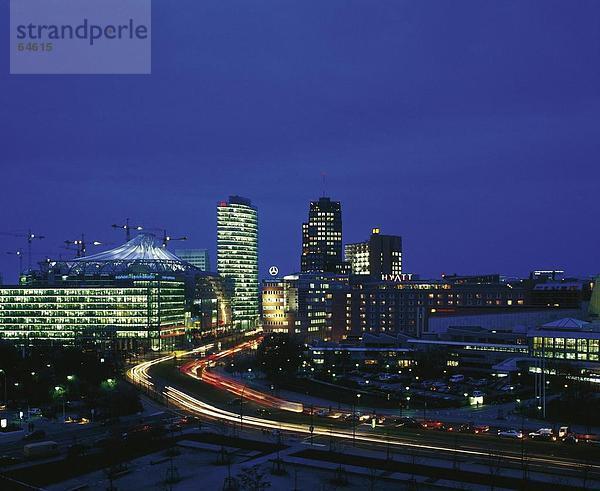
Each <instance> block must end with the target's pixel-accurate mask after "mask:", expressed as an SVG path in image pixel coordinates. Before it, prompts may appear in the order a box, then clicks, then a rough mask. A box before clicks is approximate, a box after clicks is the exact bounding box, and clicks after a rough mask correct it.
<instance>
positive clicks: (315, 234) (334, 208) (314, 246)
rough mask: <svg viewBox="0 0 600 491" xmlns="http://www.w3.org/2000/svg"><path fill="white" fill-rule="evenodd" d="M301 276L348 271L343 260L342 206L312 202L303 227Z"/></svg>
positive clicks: (330, 202) (335, 202) (323, 201)
mask: <svg viewBox="0 0 600 491" xmlns="http://www.w3.org/2000/svg"><path fill="white" fill-rule="evenodd" d="M300 269H301V271H302V272H303V273H318V272H321V273H338V274H343V273H346V272H347V269H348V264H347V263H345V262H344V261H343V257H342V205H341V204H340V202H339V201H332V200H331V199H330V198H326V197H323V198H319V200H318V201H311V202H310V208H309V212H308V222H306V223H303V224H302V257H301V260H300Z"/></svg>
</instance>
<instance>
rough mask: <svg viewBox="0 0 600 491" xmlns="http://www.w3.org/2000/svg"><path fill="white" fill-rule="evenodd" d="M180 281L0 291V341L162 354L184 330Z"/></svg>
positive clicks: (183, 291)
mask: <svg viewBox="0 0 600 491" xmlns="http://www.w3.org/2000/svg"><path fill="white" fill-rule="evenodd" d="M184 312H185V287H184V283H183V282H182V281H174V280H161V279H159V278H157V279H150V280H132V281H124V282H122V284H121V285H116V284H112V285H106V286H91V285H90V286H80V287H72V286H71V287H63V286H32V287H2V288H0V339H3V340H7V341H11V342H13V343H14V344H17V345H28V344H32V343H36V344H48V345H73V344H85V343H89V344H91V345H96V346H97V345H99V344H102V345H104V348H106V349H116V350H136V349H138V348H139V349H152V350H159V349H165V348H167V347H169V346H170V345H171V342H170V341H171V340H172V338H173V337H175V336H179V335H182V334H183V333H184V331H185V328H184Z"/></svg>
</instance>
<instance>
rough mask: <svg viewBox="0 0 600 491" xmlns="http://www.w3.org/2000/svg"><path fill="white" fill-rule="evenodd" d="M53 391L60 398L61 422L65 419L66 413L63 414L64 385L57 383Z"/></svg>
mask: <svg viewBox="0 0 600 491" xmlns="http://www.w3.org/2000/svg"><path fill="white" fill-rule="evenodd" d="M54 392H55V393H56V395H57V396H58V397H59V398H61V399H62V407H63V423H64V422H65V419H66V414H65V389H64V387H61V386H60V385H57V386H55V387H54Z"/></svg>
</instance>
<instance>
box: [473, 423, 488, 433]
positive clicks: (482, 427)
mask: <svg viewBox="0 0 600 491" xmlns="http://www.w3.org/2000/svg"><path fill="white" fill-rule="evenodd" d="M471 430H472V431H473V433H476V434H478V433H487V432H488V431H490V427H489V426H488V425H475V426H473V427H472V428H471Z"/></svg>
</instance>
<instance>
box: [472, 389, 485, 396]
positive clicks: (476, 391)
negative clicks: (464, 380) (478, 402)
mask: <svg viewBox="0 0 600 491" xmlns="http://www.w3.org/2000/svg"><path fill="white" fill-rule="evenodd" d="M484 395H485V393H483V392H482V391H480V390H474V391H473V397H483V396H484Z"/></svg>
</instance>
